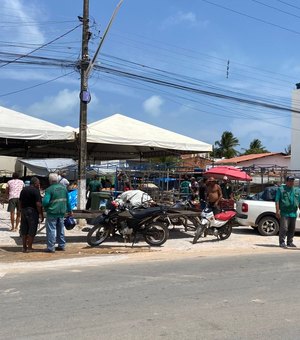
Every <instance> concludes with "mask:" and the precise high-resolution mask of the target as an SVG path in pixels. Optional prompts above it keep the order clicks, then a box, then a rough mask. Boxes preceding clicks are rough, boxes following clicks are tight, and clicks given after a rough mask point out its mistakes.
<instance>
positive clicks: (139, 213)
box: [129, 207, 162, 219]
mask: <svg viewBox="0 0 300 340" xmlns="http://www.w3.org/2000/svg"><path fill="white" fill-rule="evenodd" d="M129 212H130V214H131V216H132V217H134V218H137V219H142V218H144V217H147V216H149V215H155V214H158V213H161V212H162V208H161V207H150V208H146V209H134V210H130V211H129Z"/></svg>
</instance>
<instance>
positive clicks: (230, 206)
mask: <svg viewBox="0 0 300 340" xmlns="http://www.w3.org/2000/svg"><path fill="white" fill-rule="evenodd" d="M220 208H221V209H222V210H234V200H233V199H222V200H221V201H220Z"/></svg>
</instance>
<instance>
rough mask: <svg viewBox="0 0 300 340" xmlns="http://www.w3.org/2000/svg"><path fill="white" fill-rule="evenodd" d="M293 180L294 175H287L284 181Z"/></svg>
mask: <svg viewBox="0 0 300 340" xmlns="http://www.w3.org/2000/svg"><path fill="white" fill-rule="evenodd" d="M294 180H295V177H294V176H287V178H286V181H287V182H289V181H294Z"/></svg>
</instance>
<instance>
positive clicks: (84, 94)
mask: <svg viewBox="0 0 300 340" xmlns="http://www.w3.org/2000/svg"><path fill="white" fill-rule="evenodd" d="M122 2H123V0H120V2H119V3H118V5H117V7H116V9H115V10H114V13H113V15H112V17H111V19H110V21H109V24H108V26H107V28H106V30H105V31H104V34H103V37H102V39H101V41H100V44H99V46H98V48H97V50H96V53H95V55H94V57H93V59H92V60H91V61H90V58H89V53H88V49H89V47H88V43H89V39H90V35H91V34H90V32H89V0H84V1H83V17H82V18H81V17H80V18H79V20H81V21H82V55H81V61H80V71H81V87H80V122H79V156H78V160H79V161H78V205H77V208H78V209H79V210H84V209H85V202H86V197H85V195H86V165H87V164H86V163H87V162H86V160H87V131H86V129H87V104H88V103H89V102H90V100H91V95H90V92H89V90H88V78H89V75H90V73H91V71H92V69H93V66H94V64H95V62H96V58H97V56H98V53H99V52H100V49H101V47H102V44H103V42H104V40H105V37H106V34H107V33H108V31H109V29H110V26H111V24H112V22H113V20H114V18H115V16H116V14H117V13H118V11H119V8H120V6H121V4H122Z"/></svg>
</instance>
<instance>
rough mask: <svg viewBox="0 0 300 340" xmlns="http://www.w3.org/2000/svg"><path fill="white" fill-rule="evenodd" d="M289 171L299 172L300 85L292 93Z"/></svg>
mask: <svg viewBox="0 0 300 340" xmlns="http://www.w3.org/2000/svg"><path fill="white" fill-rule="evenodd" d="M292 110H294V111H298V112H292V129H291V131H292V132H291V151H292V152H291V164H290V169H291V170H300V157H299V155H300V143H299V141H300V83H298V84H296V89H295V90H294V91H293V93H292Z"/></svg>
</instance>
